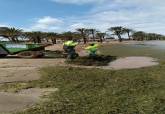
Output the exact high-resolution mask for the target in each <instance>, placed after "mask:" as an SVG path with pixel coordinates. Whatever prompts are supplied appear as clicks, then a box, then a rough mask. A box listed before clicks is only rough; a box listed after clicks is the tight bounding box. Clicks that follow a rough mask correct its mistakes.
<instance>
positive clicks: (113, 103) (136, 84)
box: [0, 45, 165, 114]
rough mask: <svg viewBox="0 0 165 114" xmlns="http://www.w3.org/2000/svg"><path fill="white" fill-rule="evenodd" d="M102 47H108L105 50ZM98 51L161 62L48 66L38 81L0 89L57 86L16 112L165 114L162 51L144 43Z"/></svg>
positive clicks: (164, 56) (110, 47)
mask: <svg viewBox="0 0 165 114" xmlns="http://www.w3.org/2000/svg"><path fill="white" fill-rule="evenodd" d="M108 47H109V48H108ZM105 48H108V49H107V50H106V52H105ZM109 49H110V50H109ZM101 50H102V53H106V54H108V55H109V54H110V53H111V54H112V55H118V56H127V55H130V56H134V55H135V54H138V55H139V56H142V55H148V56H151V57H157V58H159V60H160V65H159V66H154V67H150V68H142V69H135V70H134V69H133V70H118V71H113V70H102V69H85V68H72V67H47V68H43V69H41V70H40V71H41V74H42V77H41V79H40V80H38V81H32V82H29V83H27V84H16V85H12V84H10V85H8V86H7V85H5V86H2V87H0V89H4V88H5V87H7V88H11V87H13V88H14V87H16V88H18V89H16V90H15V91H19V90H20V88H30V87H40V88H58V89H59V91H56V92H54V93H52V94H50V95H49V96H46V97H47V98H49V99H48V100H47V101H43V102H40V103H39V104H37V105H36V106H33V107H32V108H30V109H27V110H25V111H23V112H18V113H17V114H164V113H165V107H164V106H165V96H164V94H165V91H164V89H165V77H164V75H165V72H164V70H165V61H164V59H165V54H164V53H162V51H155V50H152V49H148V48H147V47H145V46H144V47H143V46H142V48H139V47H131V46H127V45H117V46H115V45H112V46H108V45H107V46H105V47H103V49H101ZM116 50H117V52H116ZM133 50H134V51H133ZM138 50H139V51H138ZM103 51H104V52H103ZM135 51H136V52H135ZM146 52H147V54H146ZM64 71H65V72H64ZM18 85H19V86H18Z"/></svg>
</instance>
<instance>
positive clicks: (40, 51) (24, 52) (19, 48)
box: [0, 42, 48, 58]
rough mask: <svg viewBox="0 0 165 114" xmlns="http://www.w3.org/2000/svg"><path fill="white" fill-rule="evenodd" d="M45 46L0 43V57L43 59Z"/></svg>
mask: <svg viewBox="0 0 165 114" xmlns="http://www.w3.org/2000/svg"><path fill="white" fill-rule="evenodd" d="M46 46H48V45H43V44H25V43H10V42H0V57H1V58H2V57H6V56H7V55H17V56H18V57H21V58H26V57H27V58H38V57H43V56H44V51H45V47H46Z"/></svg>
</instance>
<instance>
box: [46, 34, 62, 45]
mask: <svg viewBox="0 0 165 114" xmlns="http://www.w3.org/2000/svg"><path fill="white" fill-rule="evenodd" d="M58 37H59V34H57V33H54V32H48V33H46V39H47V41H49V39H50V40H51V41H52V43H53V44H57V38H58Z"/></svg>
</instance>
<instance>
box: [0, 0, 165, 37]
mask: <svg viewBox="0 0 165 114" xmlns="http://www.w3.org/2000/svg"><path fill="white" fill-rule="evenodd" d="M164 6H165V1H164V0H0V26H9V27H18V28H22V29H24V30H26V31H31V30H32V31H39V30H40V31H53V32H63V31H69V30H74V29H76V28H80V27H87V28H93V27H94V28H97V29H99V30H101V31H106V30H107V28H109V27H112V26H125V27H129V28H132V29H135V30H143V31H145V32H156V33H161V34H165V19H164V18H165V7H164Z"/></svg>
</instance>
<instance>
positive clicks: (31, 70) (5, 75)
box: [0, 59, 64, 83]
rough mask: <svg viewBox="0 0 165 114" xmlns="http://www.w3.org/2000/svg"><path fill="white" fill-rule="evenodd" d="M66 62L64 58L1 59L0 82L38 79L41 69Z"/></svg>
mask: <svg viewBox="0 0 165 114" xmlns="http://www.w3.org/2000/svg"><path fill="white" fill-rule="evenodd" d="M61 64H64V59H0V83H5V82H6V83H7V82H24V81H31V80H38V79H39V78H40V74H39V69H40V68H41V67H45V66H57V65H61Z"/></svg>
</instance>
